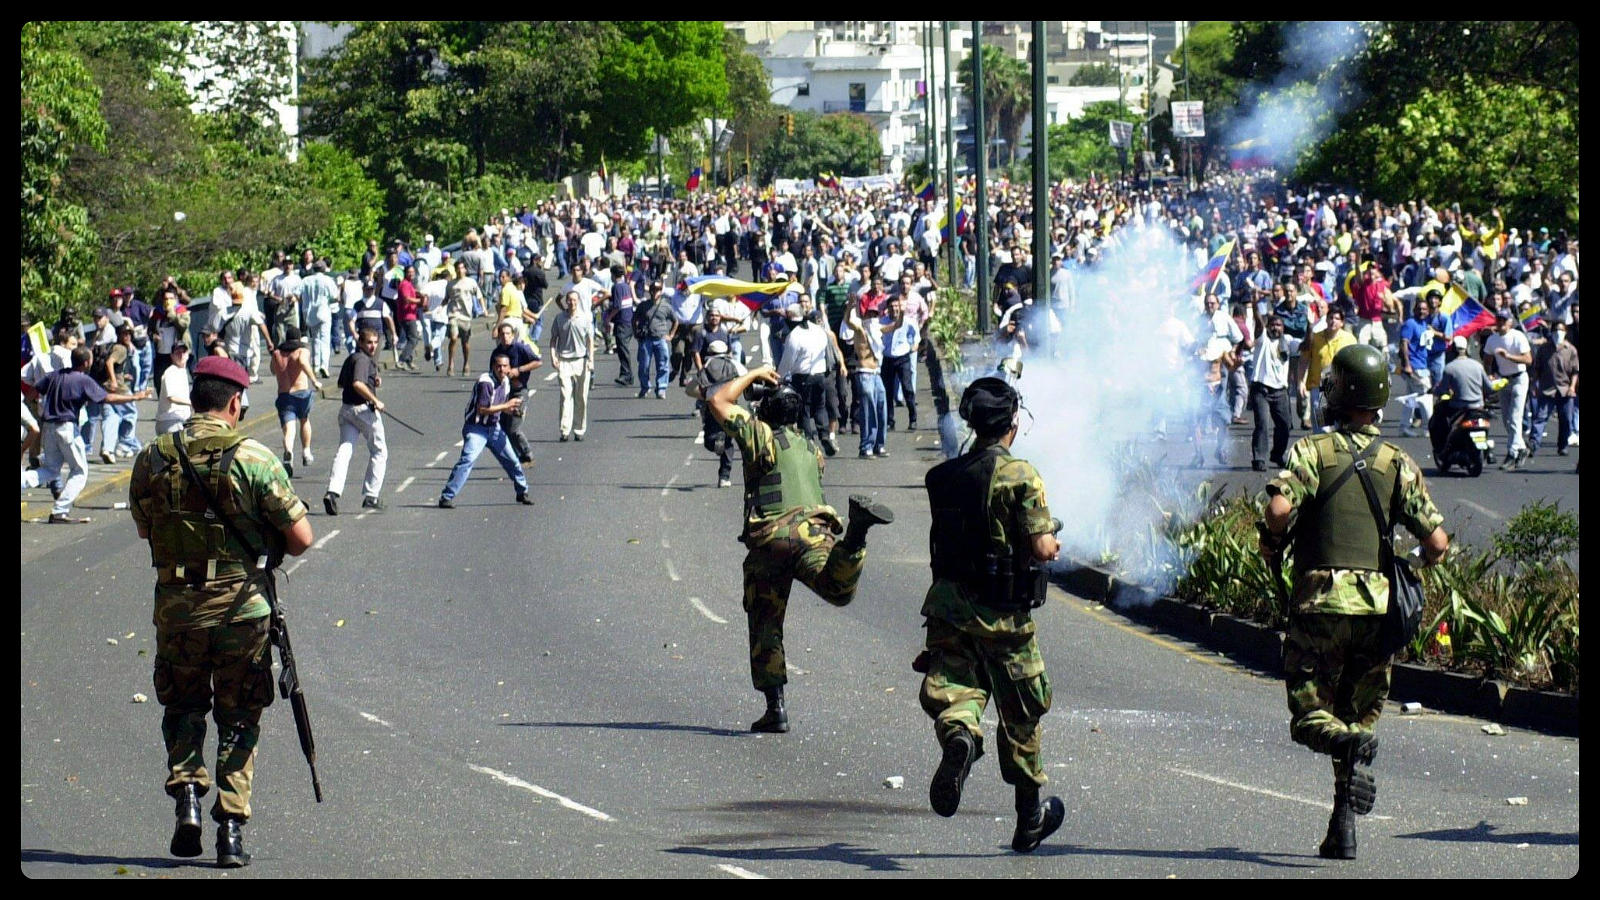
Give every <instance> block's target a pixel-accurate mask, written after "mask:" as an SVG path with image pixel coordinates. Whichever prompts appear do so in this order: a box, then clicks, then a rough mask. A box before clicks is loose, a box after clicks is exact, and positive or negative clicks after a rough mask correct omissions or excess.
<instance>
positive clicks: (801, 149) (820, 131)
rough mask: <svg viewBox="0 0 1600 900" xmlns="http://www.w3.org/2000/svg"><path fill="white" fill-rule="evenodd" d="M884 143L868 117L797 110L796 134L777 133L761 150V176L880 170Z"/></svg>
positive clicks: (758, 174) (769, 178) (764, 178)
mask: <svg viewBox="0 0 1600 900" xmlns="http://www.w3.org/2000/svg"><path fill="white" fill-rule="evenodd" d="M882 156H883V143H882V142H881V141H879V140H878V129H877V128H876V126H874V125H873V124H872V121H871V120H870V119H868V118H867V117H866V116H859V115H855V114H853V113H829V114H828V115H822V116H819V115H817V114H816V113H813V112H797V113H794V135H793V136H792V137H791V136H789V135H787V134H785V135H782V136H777V135H775V136H774V137H773V139H772V140H771V141H769V142H768V143H767V146H766V147H765V148H764V149H763V150H762V151H761V156H760V160H759V162H758V163H757V165H758V170H757V172H756V177H757V179H758V180H759V181H760V182H761V183H763V184H767V183H771V181H772V180H773V179H774V178H814V177H816V175H817V173H819V172H829V171H831V172H833V173H834V174H835V175H867V174H870V173H872V172H876V171H877V170H878V165H879V163H880V161H881V159H882Z"/></svg>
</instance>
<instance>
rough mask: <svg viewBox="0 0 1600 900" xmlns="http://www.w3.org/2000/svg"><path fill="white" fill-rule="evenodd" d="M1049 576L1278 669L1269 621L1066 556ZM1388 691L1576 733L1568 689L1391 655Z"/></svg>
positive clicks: (1403, 698) (1445, 708) (1117, 608)
mask: <svg viewBox="0 0 1600 900" xmlns="http://www.w3.org/2000/svg"><path fill="white" fill-rule="evenodd" d="M1051 577H1052V580H1054V581H1055V582H1056V584H1058V585H1059V586H1060V587H1062V588H1063V589H1064V590H1066V591H1068V592H1069V593H1072V594H1075V595H1077V596H1079V597H1082V598H1084V599H1087V600H1094V601H1097V602H1100V603H1104V604H1105V605H1106V608H1107V609H1110V610H1112V611H1114V612H1116V613H1117V614H1119V615H1121V616H1124V617H1126V618H1129V619H1133V620H1135V621H1138V622H1142V623H1144V624H1146V625H1150V626H1152V627H1155V628H1159V629H1161V630H1163V631H1166V632H1169V633H1172V634H1175V635H1177V636H1179V637H1182V638H1185V639H1187V640H1190V641H1193V642H1194V643H1197V644H1200V645H1202V646H1205V647H1208V648H1210V649H1212V650H1217V651H1220V652H1222V653H1224V654H1226V655H1227V656H1229V657H1231V658H1233V659H1235V660H1237V661H1239V662H1242V663H1245V664H1247V665H1250V666H1253V667H1256V668H1259V669H1263V670H1265V671H1269V672H1272V673H1274V674H1277V673H1279V672H1281V670H1282V667H1283V632H1281V631H1279V630H1277V629H1276V628H1272V627H1270V626H1267V625H1261V624H1259V623H1257V622H1251V621H1249V620H1247V619H1241V618H1238V617H1237V616H1232V615H1228V614H1227V613H1220V612H1216V611H1214V610H1209V609H1206V608H1205V607H1202V606H1199V605H1197V604H1194V603H1187V602H1185V601H1182V600H1178V599H1176V598H1173V597H1162V596H1157V595H1155V594H1153V593H1152V592H1151V591H1149V590H1148V589H1147V588H1144V587H1142V586H1140V585H1136V584H1133V583H1131V582H1125V581H1121V580H1120V579H1118V578H1117V577H1116V576H1115V575H1113V574H1111V573H1109V572H1106V571H1105V570H1103V569H1099V568H1096V567H1094V566H1087V565H1082V564H1076V565H1074V564H1071V563H1069V564H1068V565H1067V566H1065V567H1063V568H1061V569H1058V570H1055V571H1054V572H1053V573H1052V576H1051ZM1389 697H1390V699H1392V700H1395V701H1398V702H1412V701H1415V702H1418V703H1421V704H1423V705H1424V706H1425V707H1427V708H1429V709H1436V710H1439V711H1442V712H1452V713H1461V714H1464V715H1470V716H1477V717H1480V718H1485V719H1492V720H1494V721H1496V722H1499V723H1501V724H1504V725H1514V726H1517V727H1521V728H1533V729H1538V730H1541V731H1548V732H1551V733H1554V734H1561V735H1571V736H1577V734H1578V727H1579V703H1578V695H1576V694H1564V693H1560V692H1558V691H1540V690H1536V689H1533V688H1525V687H1520V686H1517V685H1512V684H1508V683H1506V682H1504V681H1498V680H1495V679H1488V678H1481V677H1478V676H1475V675H1468V674H1464V673H1461V672H1448V671H1445V670H1443V669H1437V668H1434V667H1432V666H1424V665H1418V664H1416V663H1395V664H1394V667H1393V676H1392V681H1391V686H1390V690H1389Z"/></svg>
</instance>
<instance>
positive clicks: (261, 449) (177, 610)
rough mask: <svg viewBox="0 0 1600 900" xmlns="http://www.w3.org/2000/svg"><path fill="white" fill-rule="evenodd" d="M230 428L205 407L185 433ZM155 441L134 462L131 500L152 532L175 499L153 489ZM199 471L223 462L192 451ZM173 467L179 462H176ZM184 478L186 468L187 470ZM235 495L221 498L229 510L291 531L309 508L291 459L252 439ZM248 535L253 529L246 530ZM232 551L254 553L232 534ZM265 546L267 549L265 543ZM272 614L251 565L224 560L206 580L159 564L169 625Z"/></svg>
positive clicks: (239, 454) (237, 464)
mask: <svg viewBox="0 0 1600 900" xmlns="http://www.w3.org/2000/svg"><path fill="white" fill-rule="evenodd" d="M228 430H229V426H228V424H227V423H226V422H223V421H222V420H221V419H218V418H217V417H215V416H210V415H206V414H204V413H201V414H199V415H196V416H195V417H194V418H192V419H190V420H189V423H188V424H187V425H186V426H184V429H183V434H182V438H183V440H185V441H186V442H187V441H194V440H198V439H201V438H209V437H216V436H218V435H221V434H223V433H225V432H227V431H228ZM155 447H156V444H155V443H154V442H152V443H150V444H149V445H147V446H146V447H145V448H144V450H142V451H140V453H139V456H138V458H137V459H135V460H134V463H133V478H132V480H131V481H130V482H129V484H128V501H129V502H128V506H129V509H130V511H131V512H132V513H133V521H134V522H135V523H136V524H137V525H138V526H139V527H140V528H141V529H143V530H146V531H148V530H149V529H150V528H151V527H152V524H153V522H154V520H155V518H156V516H155V514H156V513H157V512H159V511H160V510H158V509H157V508H156V507H155V504H157V503H166V502H167V497H165V496H161V495H159V494H158V493H157V492H156V491H154V490H153V489H152V481H153V477H152V476H153V475H155V474H156V471H155V469H154V468H153V467H154V466H155V465H158V464H159V463H158V460H157V454H156V452H155ZM190 459H191V462H193V463H194V467H195V470H196V471H197V472H198V473H199V474H200V476H201V477H202V478H205V477H207V476H208V475H209V474H210V470H211V466H212V465H214V464H215V462H216V458H215V457H214V456H192V457H191V458H190ZM173 465H177V463H176V462H174V463H173ZM180 477H181V474H180ZM228 481H229V482H230V484H231V488H232V490H231V492H230V494H231V496H229V497H218V501H219V502H220V503H222V505H223V506H224V508H227V509H236V510H238V511H239V512H240V514H241V517H242V518H244V519H248V520H249V522H247V523H241V524H244V525H254V526H255V527H256V528H257V529H266V528H271V529H273V530H280V531H281V530H283V529H285V528H289V527H291V526H293V525H294V524H295V523H296V522H298V521H300V520H301V519H303V518H305V515H306V506H305V504H304V503H302V502H301V501H300V498H299V497H297V496H295V492H294V488H293V486H292V485H290V483H289V476H288V474H287V473H286V472H284V470H283V464H282V463H280V462H279V461H278V458H277V457H276V456H274V455H273V453H272V451H271V450H268V449H267V448H266V447H265V446H263V445H262V444H260V443H258V442H256V441H253V440H249V439H246V440H245V441H244V442H242V443H241V444H239V447H238V449H237V450H236V451H235V453H234V457H233V465H232V467H230V468H229V470H228ZM244 530H245V531H246V533H247V534H248V533H249V531H250V529H249V528H248V527H247V528H245V529H244ZM227 541H228V550H229V552H230V553H232V554H234V555H235V556H237V557H238V558H241V559H242V558H246V557H248V555H249V553H248V551H246V550H245V548H242V547H239V546H238V545H237V542H236V541H234V539H233V537H232V535H228V536H227ZM258 549H259V548H258ZM268 612H269V609H268V606H267V600H266V596H265V595H264V594H263V593H262V592H261V588H260V586H259V584H258V583H257V582H255V581H253V580H251V579H250V578H249V577H248V573H247V571H246V569H245V567H244V566H241V565H238V564H224V565H219V566H217V571H216V574H215V576H214V577H211V578H209V579H207V580H205V581H204V582H203V583H201V584H199V585H198V586H197V585H195V584H194V583H193V582H192V581H191V580H190V573H184V574H182V575H180V574H179V573H178V572H177V571H176V569H175V568H174V567H171V566H165V567H162V566H158V567H157V575H156V589H155V615H154V619H153V621H154V623H155V625H156V627H157V628H160V629H163V630H168V631H189V630H193V629H197V628H209V627H212V626H214V625H222V624H226V623H229V622H235V621H245V620H249V619H258V618H261V617H262V616H265V615H267V614H268Z"/></svg>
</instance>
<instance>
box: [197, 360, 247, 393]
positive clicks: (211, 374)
mask: <svg viewBox="0 0 1600 900" xmlns="http://www.w3.org/2000/svg"><path fill="white" fill-rule="evenodd" d="M194 377H196V378H220V379H222V380H223V381H226V382H228V383H230V384H236V385H238V386H239V387H240V388H248V387H250V373H248V372H246V371H245V370H244V366H241V365H239V364H238V363H236V362H234V361H233V360H231V359H229V358H227V357H226V356H208V357H206V358H205V359H202V360H200V362H198V363H196V364H195V367H194Z"/></svg>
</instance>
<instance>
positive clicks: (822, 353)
mask: <svg viewBox="0 0 1600 900" xmlns="http://www.w3.org/2000/svg"><path fill="white" fill-rule="evenodd" d="M815 311H816V306H815V304H814V302H813V301H812V299H811V295H810V294H807V293H801V294H800V299H799V301H798V302H796V303H794V304H793V305H791V306H790V307H789V308H788V309H787V310H786V311H785V318H787V319H788V322H789V334H788V336H787V337H786V338H784V341H783V356H782V358H781V359H780V360H779V361H778V375H779V377H782V378H787V379H788V380H789V383H790V384H791V385H793V386H794V389H795V391H796V393H798V394H799V395H800V399H801V400H802V401H803V402H804V405H805V406H804V409H805V411H804V413H803V414H802V415H801V418H800V427H801V429H802V430H803V431H805V433H806V437H808V438H810V439H812V440H814V441H817V442H819V443H821V444H822V449H823V450H824V451H826V452H827V454H828V455H829V456H832V455H834V454H835V453H838V452H839V445H838V443H837V442H835V441H834V439H833V436H832V435H831V434H830V433H829V426H828V395H827V378H828V332H827V331H826V330H825V329H824V328H823V327H822V326H821V325H820V324H818V323H817V321H816V316H814V315H813V313H814V312H815Z"/></svg>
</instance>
